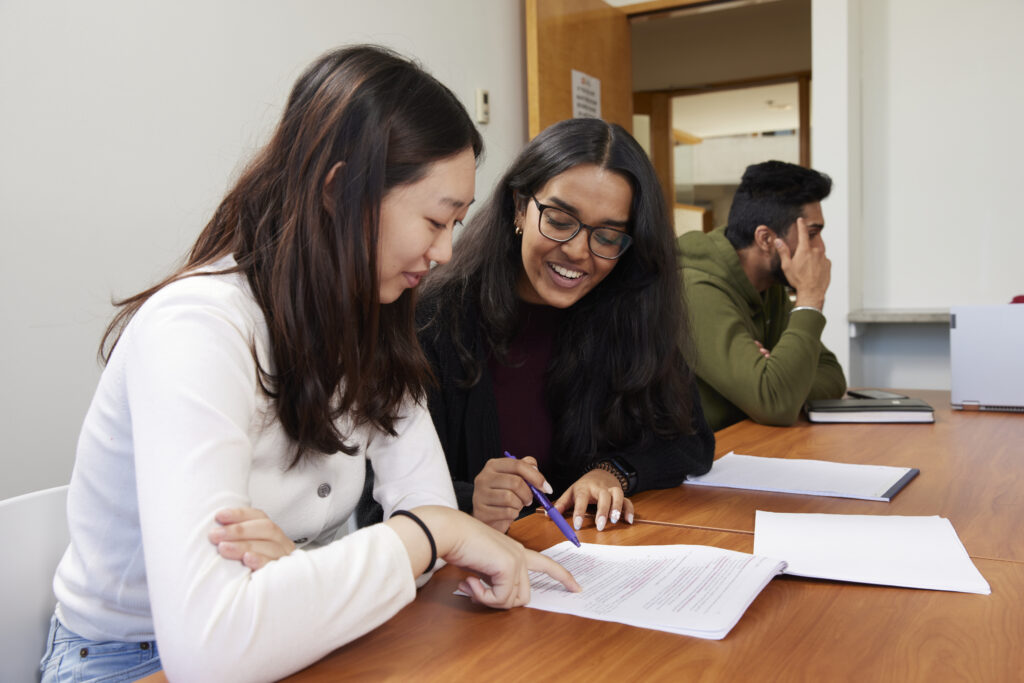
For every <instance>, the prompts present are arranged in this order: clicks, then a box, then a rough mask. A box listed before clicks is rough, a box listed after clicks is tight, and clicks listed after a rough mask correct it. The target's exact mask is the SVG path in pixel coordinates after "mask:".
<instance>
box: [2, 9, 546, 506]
mask: <svg viewBox="0 0 1024 683" xmlns="http://www.w3.org/2000/svg"><path fill="white" fill-rule="evenodd" d="M522 11H523V10H522V3H521V2H520V1H519V0H487V1H486V2H478V1H477V0H431V1H430V2H429V3H428V2H420V1H419V0H404V1H403V0H374V1H373V2H369V1H366V0H333V1H328V0H321V1H314V0H301V1H296V2H287V3H285V2H275V1H272V0H217V1H215V2H211V1H209V0H176V1H175V2H153V1H141V0H91V1H90V2H80V1H76V0H44V1H39V0H3V2H0V230H2V235H3V248H2V249H0V289H2V291H3V295H2V297H0V319H2V320H3V323H2V325H3V327H2V330H3V334H2V335H0V358H2V361H0V363H2V365H0V368H2V369H0V382H2V386H3V388H4V395H5V398H4V399H3V404H2V410H0V436H2V443H3V445H2V447H0V448H2V451H0V453H2V460H0V498H5V497H8V496H11V495H16V494H19V493H23V492H26V491H30V490H34V489H37V488H42V487H46V486H53V485H57V484H61V483H64V482H66V481H67V480H68V477H69V476H70V472H71V466H72V462H73V459H74V448H75V442H76V440H77V435H78V430H79V427H80V425H81V421H82V418H83V417H84V415H85V411H86V408H87V407H88V403H89V400H90V398H91V395H92V391H93V389H94V388H95V384H96V380H97V378H98V376H99V367H98V365H97V363H96V360H95V353H96V347H97V344H98V342H99V338H100V335H101V333H102V331H103V329H104V327H105V325H106V323H107V322H108V320H109V318H110V316H111V314H112V312H113V309H112V308H111V306H110V303H109V302H110V298H111V296H124V295H127V294H130V293H134V292H135V291H137V290H139V289H141V288H143V287H144V286H145V285H147V284H149V283H152V282H153V281H155V280H156V279H158V278H159V277H160V276H161V275H163V274H165V273H167V272H168V271H169V270H170V269H171V267H172V265H173V264H174V263H175V262H176V261H177V260H178V259H179V257H180V256H182V255H183V254H184V252H185V251H186V250H187V248H188V247H189V246H190V245H191V243H192V241H193V240H194V238H195V236H196V235H197V234H198V232H199V230H200V229H201V228H202V226H203V225H204V224H205V222H206V221H207V219H208V218H209V216H210V213H211V212H212V210H213V208H214V207H215V205H216V203H217V202H218V201H219V200H220V198H221V196H222V195H223V193H224V191H225V190H226V189H227V188H228V186H229V184H230V182H231V180H232V178H233V177H234V175H235V174H236V173H237V172H238V171H239V170H240V168H241V164H242V162H243V161H244V160H245V159H247V158H248V157H249V155H250V154H251V153H252V152H253V151H254V150H255V149H256V148H257V147H258V146H259V145H260V144H261V143H262V142H263V140H264V139H265V136H266V135H267V134H268V133H269V131H270V130H271V128H272V127H273V125H274V124H275V123H276V120H277V117H278V116H279V114H280V111H281V108H282V107H283V104H284V100H285V98H286V96H287V93H288V90H289V88H290V87H291V84H292V82H293V81H294V79H295V78H296V77H297V76H298V74H299V73H300V72H301V70H302V68H303V67H305V66H306V65H307V64H308V63H309V62H310V61H311V60H312V59H313V58H315V57H316V56H317V55H319V54H320V53H322V52H323V51H325V50H327V49H330V48H332V47H336V46H338V45H341V44H344V43H352V42H374V43H381V44H385V45H389V46H391V47H394V48H396V49H398V50H399V51H401V52H403V53H405V54H408V55H412V56H415V57H417V58H418V59H419V60H420V61H421V62H422V63H423V64H424V65H425V66H426V67H427V68H428V70H430V71H431V72H432V73H433V74H434V75H435V76H437V77H438V78H439V79H440V80H441V81H442V82H444V83H446V84H447V85H448V86H449V87H451V88H452V90H453V91H454V92H455V93H456V94H457V95H458V96H459V98H460V99H461V100H462V101H463V103H464V104H466V105H467V108H471V106H472V103H473V102H474V93H475V89H476V88H477V87H484V88H487V89H489V90H490V96H491V122H490V123H489V124H488V125H485V126H481V132H482V133H483V135H484V139H485V146H486V152H485V153H486V157H485V159H484V161H483V163H482V165H481V167H480V171H479V173H478V175H477V192H476V194H477V197H478V198H483V197H484V196H486V195H487V194H488V193H489V191H490V188H491V186H492V185H493V183H494V182H496V180H497V178H498V176H499V174H500V173H501V171H502V170H504V167H505V166H506V165H507V164H508V163H509V161H511V158H512V157H513V155H514V154H515V153H516V152H517V151H518V150H519V149H520V147H521V146H522V144H523V143H524V142H525V140H526V134H527V127H526V102H525V96H524V93H525V63H524V61H525V56H524V49H523V33H522V26H523V18H522ZM470 111H471V112H472V109H470Z"/></svg>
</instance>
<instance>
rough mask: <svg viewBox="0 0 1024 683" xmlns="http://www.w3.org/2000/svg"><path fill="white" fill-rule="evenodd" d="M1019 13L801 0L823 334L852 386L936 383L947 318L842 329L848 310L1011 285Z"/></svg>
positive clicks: (1017, 266) (943, 373)
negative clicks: (824, 269)
mask: <svg viewBox="0 0 1024 683" xmlns="http://www.w3.org/2000/svg"><path fill="white" fill-rule="evenodd" d="M1022 25H1024V3H1021V2H1020V1H1019V0H985V1H984V2H976V3H957V2H952V1H951V0H943V1H942V2H935V1H933V0H862V1H859V2H858V1H857V0H814V2H813V5H812V36H813V44H812V57H813V73H814V77H813V78H814V81H813V86H812V112H813V120H812V124H813V129H812V153H813V158H812V163H813V165H814V166H815V167H816V168H821V169H823V170H825V171H827V172H828V173H829V174H831V175H832V177H833V178H834V179H835V180H836V189H835V190H834V191H833V195H832V197H830V198H829V199H828V200H827V202H826V204H825V217H826V223H827V225H828V229H827V231H826V242H827V244H828V248H829V253H830V255H831V257H832V262H833V270H832V287H831V288H830V289H829V295H828V302H827V304H826V314H827V315H828V316H829V325H828V327H827V328H826V332H825V343H826V344H827V345H829V347H830V348H832V349H834V350H835V351H836V352H837V355H839V356H840V359H841V360H842V361H843V364H844V366H845V367H846V368H847V369H848V372H849V375H850V382H851V384H852V385H867V386H883V387H884V386H892V387H903V388H911V389H912V388H921V389H949V338H948V335H949V332H948V328H946V327H944V326H942V325H935V324H888V323H887V324H879V325H864V326H861V327H863V328H865V329H862V330H860V334H859V336H858V338H857V339H854V340H850V339H849V338H846V337H847V335H848V329H849V328H848V327H847V326H846V325H843V324H842V323H843V321H845V320H846V315H847V314H848V313H849V311H850V310H856V309H860V308H872V309H885V310H891V309H922V308H948V307H949V306H952V305H957V304H983V303H1004V302H1007V301H1009V299H1010V298H1011V296H1013V295H1014V294H1018V293H1022V292H1024V268H1022V267H1021V254H1024V230H1021V229H1020V228H1019V226H1018V223H1019V210H1018V208H1017V204H1018V203H1019V202H1018V200H1017V196H1018V194H1019V188H1018V185H1019V184H1020V181H1019V179H1020V176H1021V174H1020V172H1019V169H1018V165H1019V160H1020V159H1021V158H1022V157H1024V138H1022V137H1021V136H1020V134H1019V131H1018V128H1019V122H1020V121H1021V120H1024V90H1022V89H1021V87H1020V77H1021V64H1024V45H1022V43H1021V41H1020V40H1019V39H1018V37H1017V36H1016V34H1017V33H1018V32H1019V28H1020V26H1022ZM837 228H838V229H839V230H837ZM844 359H846V360H844Z"/></svg>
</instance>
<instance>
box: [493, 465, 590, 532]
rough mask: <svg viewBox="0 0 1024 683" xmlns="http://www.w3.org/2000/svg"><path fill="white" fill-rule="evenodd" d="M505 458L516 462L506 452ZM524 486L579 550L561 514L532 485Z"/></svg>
mask: <svg viewBox="0 0 1024 683" xmlns="http://www.w3.org/2000/svg"><path fill="white" fill-rule="evenodd" d="M505 457H506V458H512V459H513V460H518V458H516V456H514V455H512V454H511V453H509V452H508V451H505ZM526 485H527V486H529V487H530V490H531V491H533V497H534V498H536V499H537V502H538V503H540V504H541V505H543V506H544V509H545V510H546V511H547V513H548V519H550V520H551V521H552V522H554V523H555V526H557V527H558V530H559V531H561V532H562V533H563V534H565V537H566V538H568V539H569V540H570V541H572V544H573V545H575V546H576V547H577V548H579V547H580V539H578V538H576V533H575V532H574V531H573V530H572V527H571V526H569V522H567V521H565V517H563V516H562V513H561V512H559V511H558V510H556V509H555V506H554V505H552V504H551V501H550V500H548V497H547V496H545V495H544V494H543V492H541V491H538V490H537V488H536V487H534V485H533V484H531V483H530V482H526Z"/></svg>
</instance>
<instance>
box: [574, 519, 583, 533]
mask: <svg viewBox="0 0 1024 683" xmlns="http://www.w3.org/2000/svg"><path fill="white" fill-rule="evenodd" d="M572 526H573V528H574V529H576V531H579V530H580V529H582V528H583V518H582V517H573V518H572Z"/></svg>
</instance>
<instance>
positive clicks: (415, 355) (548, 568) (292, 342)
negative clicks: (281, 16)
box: [42, 46, 577, 681]
mask: <svg viewBox="0 0 1024 683" xmlns="http://www.w3.org/2000/svg"><path fill="white" fill-rule="evenodd" d="M480 149H481V140H480V136H479V134H478V133H477V131H476V130H475V129H474V128H473V125H472V123H471V122H470V120H469V118H468V116H467V115H466V112H465V110H464V109H463V107H462V106H461V105H460V104H459V102H458V101H457V99H456V98H455V97H454V95H453V94H452V93H451V92H450V91H449V90H448V89H447V88H445V87H444V86H443V85H441V84H440V83H439V82H437V81H436V80H435V79H433V78H432V77H431V76H429V75H428V74H426V73H425V72H424V71H423V70H422V69H420V68H419V67H417V66H416V65H415V64H413V63H411V62H409V61H408V60H406V59H404V58H401V57H399V56H397V55H395V54H393V53H391V52H389V51H387V50H383V49H380V48H373V47H366V46H357V47H350V48H345V49H341V50H337V51H334V52H331V53H329V54H327V55H325V56H323V57H322V58H320V59H318V60H317V61H315V62H314V63H313V64H312V65H311V66H310V67H309V68H308V69H307V70H306V71H305V73H304V74H303V75H302V76H301V77H300V78H299V80H298V82H297V83H296V85H295V87H294V89H293V91H292V93H291V96H290V98H289V100H288V103H287V106H286V108H285V111H284V115H283V118H282V120H281V122H280V124H279V126H278V127H277V130H276V132H275V133H274V135H273V137H272V139H271V140H270V142H269V144H268V145H267V146H266V147H265V149H263V151H262V152H261V153H260V154H259V155H258V156H257V157H256V159H255V160H254V161H253V162H252V163H251V164H250V166H249V167H248V168H247V170H246V171H245V172H244V173H243V174H242V176H241V178H240V179H239V180H238V182H237V183H236V184H235V186H234V188H233V189H232V190H231V191H230V192H229V193H228V194H227V196H226V197H225V198H224V200H223V201H222V202H221V204H220V206H219V207H218V209H217V210H216V212H215V213H214V216H213V218H212V220H211V221H210V222H209V224H208V225H207V226H206V228H205V229H204V230H203V232H202V234H201V235H200V236H199V238H198V240H197V241H196V243H195V245H194V247H193V248H192V251H191V253H190V254H189V257H188V260H187V262H186V264H185V265H184V266H182V267H181V268H180V269H179V270H178V271H177V272H175V273H174V274H173V275H171V276H170V277H168V278H166V279H165V280H163V281H162V282H160V283H159V284H157V285H156V286H154V287H152V288H150V289H147V290H146V291H144V292H141V293H139V294H137V295H135V296H133V297H130V298H129V299H127V300H125V301H123V302H121V303H120V306H121V308H120V311H119V313H118V314H117V316H116V317H115V319H114V321H113V323H112V324H111V325H110V327H109V328H108V330H107V333H106V335H105V336H104V340H103V344H102V345H101V355H102V357H103V359H104V361H105V362H106V367H105V369H104V372H103V375H102V377H101V379H100V383H99V387H98V388H97V391H96V394H95V396H94V398H93V402H92V405H91V406H90V409H89V412H88V414H87V416H86V419H85V423H84V426H83V428H82V433H81V437H80V440H79V445H78V451H77V457H76V463H75V470H74V473H73V475H72V480H71V487H70V490H69V494H68V517H69V522H70V532H71V544H70V547H69V549H68V551H67V552H66V553H65V556H64V558H63V560H62V561H61V563H60V566H59V567H58V569H57V573H56V578H55V580H54V587H55V592H56V595H57V599H58V605H57V609H56V614H55V616H54V619H53V621H52V625H51V633H50V638H49V642H48V645H47V652H46V655H45V656H44V660H43V664H42V669H43V680H44V681H62V680H90V679H93V678H96V677H104V676H113V675H117V676H119V677H118V678H117V680H130V679H133V678H137V677H142V676H145V675H147V674H149V673H152V672H153V671H155V670H158V669H160V668H161V667H163V668H165V669H166V671H167V674H168V676H169V677H170V678H172V679H176V680H177V679H180V680H189V681H198V680H215V681H224V680H236V681H241V680H270V679H277V678H280V677H282V676H285V675H287V674H289V673H291V672H294V671H296V670H298V669H300V668H302V667H304V666H307V665H308V664H310V663H312V662H313V661H315V660H316V659H318V658H320V657H322V656H323V655H325V654H326V653H328V652H330V651H331V650H333V649H335V648H337V647H339V646H340V645H342V644H343V643H345V642H347V641H349V640H351V639H353V638H356V637H358V636H359V635H361V634H363V633H365V632H366V631H369V630H370V629H373V628H374V627H376V626H377V625H379V624H380V623H382V622H383V621H385V620H387V619H388V618H389V617H390V616H391V615H393V614H394V613H395V612H397V611H398V610H399V609H400V608H401V607H402V606H403V605H405V604H406V603H408V602H409V601H410V600H412V598H413V597H414V595H415V584H416V581H417V577H421V575H423V574H424V573H425V572H426V573H429V571H430V569H431V568H432V567H433V566H434V559H435V558H440V559H443V560H447V561H448V562H450V563H454V564H457V565H459V566H464V567H467V568H469V569H472V570H474V572H475V573H476V574H479V575H481V576H483V577H485V578H487V584H485V583H484V582H482V581H481V580H480V579H479V578H477V577H476V576H473V577H470V578H467V579H466V580H465V581H463V584H462V587H463V589H464V590H466V591H467V592H468V593H469V594H470V595H471V596H472V597H473V598H474V599H475V600H477V601H479V602H481V603H483V604H486V605H492V606H499V607H509V606H513V605H520V604H523V603H524V602H525V601H526V600H528V598H529V582H528V576H527V570H528V569H537V570H541V571H545V572H548V573H550V574H551V575H552V576H554V577H556V578H557V579H558V580H560V581H562V582H563V583H565V584H566V585H567V586H568V587H570V588H571V589H576V588H577V586H576V584H575V582H574V581H573V579H572V577H571V576H570V575H569V574H568V572H566V571H565V570H564V569H563V568H562V567H560V566H559V565H557V564H556V563H554V562H553V561H551V560H549V559H548V558H545V557H543V556H540V555H538V554H537V553H533V552H531V551H527V550H524V549H523V548H522V546H520V545H519V544H517V543H515V542H514V541H512V540H510V539H508V538H506V537H505V536H503V535H501V534H499V533H497V532H495V531H494V530H493V529H490V528H488V527H487V526H486V525H484V524H482V523H480V522H478V521H477V520H474V519H472V518H471V517H469V516H468V515H465V514H463V513H460V512H458V511H456V510H454V509H453V508H454V506H455V497H454V495H453V491H452V485H451V481H450V477H449V475H448V471H447V468H446V466H445V460H444V455H443V453H442V451H441V446H440V444H439V442H438V439H437V435H436V433H435V431H434V428H433V426H432V424H431V420H430V416H429V414H428V413H427V410H426V408H425V406H424V399H425V390H426V386H427V382H428V378H429V377H430V370H429V366H428V364H427V361H426V358H425V357H424V355H423V353H422V352H421V351H420V349H419V346H418V344H417V341H416V336H415V330H414V327H413V310H414V297H413V293H412V291H411V290H413V289H414V288H415V286H416V285H417V284H418V282H419V279H420V278H421V277H422V276H423V275H425V274H426V272H427V270H428V269H429V267H430V262H431V261H436V262H444V261H447V260H448V258H449V256H450V252H451V232H452V229H453V227H454V225H455V223H457V222H458V221H460V220H462V218H463V217H464V216H465V214H466V210H467V208H468V206H469V204H470V203H471V202H472V200H473V193H474V174H475V164H476V157H477V156H478V155H479V153H480ZM367 461H369V462H372V463H373V465H374V470H375V472H376V475H377V478H376V485H375V489H374V495H375V497H376V499H377V500H378V501H379V502H380V504H381V505H382V506H383V508H384V511H385V515H386V518H387V521H385V522H384V523H383V524H378V525H374V526H372V527H369V528H365V529H361V530H360V531H358V532H356V533H353V534H350V535H347V536H346V535H344V534H343V529H344V527H345V524H346V521H347V519H348V517H349V516H350V514H351V513H352V511H353V509H354V508H355V505H356V502H357V500H358V497H359V494H360V491H361V489H362V485H363V478H364V470H365V467H366V462H367ZM261 511H262V512H261ZM393 515H394V516H393ZM270 520H273V521H272V522H271V521H270ZM218 522H219V523H220V524H218ZM211 541H212V542H211ZM275 558H279V559H276V561H270V562H268V560H275ZM255 569H259V571H254V570H255ZM488 584H489V585H488ZM104 680H107V679H106V678H104Z"/></svg>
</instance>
